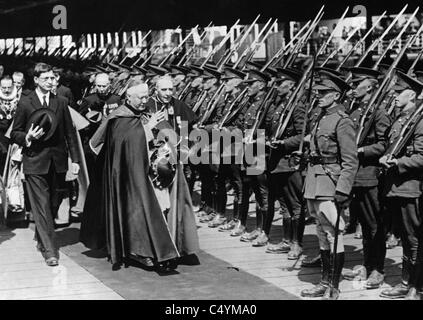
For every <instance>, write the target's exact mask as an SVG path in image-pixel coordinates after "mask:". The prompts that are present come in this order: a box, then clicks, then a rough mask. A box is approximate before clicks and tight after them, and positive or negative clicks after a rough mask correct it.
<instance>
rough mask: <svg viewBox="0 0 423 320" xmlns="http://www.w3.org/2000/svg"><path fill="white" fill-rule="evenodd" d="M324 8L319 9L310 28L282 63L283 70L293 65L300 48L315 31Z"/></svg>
mask: <svg viewBox="0 0 423 320" xmlns="http://www.w3.org/2000/svg"><path fill="white" fill-rule="evenodd" d="M323 8H324V6H322V8H321V9H320V11H319V13H318V14H317V16H316V17H315V18H314V20H313V22H312V24H311V25H310V28H309V29H308V30H307V32H306V33H305V34H304V36H303V37H302V38H301V39H300V40H299V41H298V42H297V43H296V45H295V46H294V47H293V51H292V53H291V54H290V55H289V56H288V58H287V59H286V61H285V63H284V68H287V67H288V66H289V65H290V64H291V63H293V62H294V61H295V59H296V57H297V55H298V53H299V52H300V50H301V48H302V47H303V46H304V44H305V43H306V42H307V41H308V39H309V38H310V37H311V35H312V34H313V31H314V29H316V27H317V25H318V23H319V22H320V20H321V19H322V18H323V15H324V12H323Z"/></svg>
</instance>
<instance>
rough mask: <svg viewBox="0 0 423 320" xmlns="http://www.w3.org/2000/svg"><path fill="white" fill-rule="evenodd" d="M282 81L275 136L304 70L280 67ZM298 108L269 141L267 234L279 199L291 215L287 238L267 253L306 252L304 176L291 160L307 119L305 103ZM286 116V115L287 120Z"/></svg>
mask: <svg viewBox="0 0 423 320" xmlns="http://www.w3.org/2000/svg"><path fill="white" fill-rule="evenodd" d="M279 73H280V75H281V77H280V78H279V79H280V80H279V81H281V83H280V84H279V87H278V98H279V100H280V101H279V103H278V104H275V105H274V106H272V108H271V109H270V110H269V112H268V113H267V117H266V130H267V131H268V134H267V136H274V134H275V132H276V130H277V128H278V125H279V121H280V117H281V116H282V114H283V113H285V114H287V110H285V109H286V108H287V106H286V103H287V101H288V100H289V97H290V94H291V93H292V91H293V90H294V89H295V85H296V84H297V83H298V81H299V80H300V78H301V73H300V72H297V71H296V70H291V69H282V68H280V69H279ZM291 107H293V108H294V110H293V113H292V116H291V118H290V120H289V123H288V126H287V128H286V129H285V131H284V133H283V134H282V136H281V137H277V140H276V141H269V142H268V145H269V146H270V147H271V149H270V158H269V161H268V170H269V173H270V178H269V214H268V219H267V221H266V225H265V233H266V234H269V233H270V228H271V224H272V221H273V217H274V211H275V200H279V202H280V203H284V204H286V207H287V209H288V210H287V211H288V212H287V215H286V216H284V217H283V222H282V226H283V231H284V241H282V242H280V243H278V244H276V245H273V246H269V247H268V248H267V250H266V252H269V253H287V252H288V259H297V258H298V257H299V256H300V255H301V253H302V236H303V233H304V220H305V217H304V213H305V212H304V210H303V208H302V203H303V194H302V191H303V190H302V189H303V177H302V176H301V172H300V171H299V168H297V167H296V165H295V164H294V163H293V162H292V161H291V157H290V156H291V153H292V152H293V151H296V150H298V148H299V146H300V142H301V132H302V129H303V124H304V121H305V112H306V110H305V105H304V104H302V103H299V104H297V105H296V106H291ZM285 118H286V117H284V119H285Z"/></svg>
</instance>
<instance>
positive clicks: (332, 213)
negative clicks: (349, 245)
mask: <svg viewBox="0 0 423 320" xmlns="http://www.w3.org/2000/svg"><path fill="white" fill-rule="evenodd" d="M307 206H308V210H309V211H310V214H311V215H312V216H314V217H316V221H317V224H316V233H317V238H318V239H319V246H320V250H331V252H334V245H335V243H334V241H335V223H336V218H337V215H338V212H337V210H336V206H335V203H334V202H333V201H331V200H314V199H313V200H311V199H307ZM340 219H341V220H340V222H339V230H342V229H343V228H344V226H345V223H344V220H343V219H342V217H340ZM336 248H337V250H336V252H337V253H341V252H344V241H343V236H342V233H341V232H339V231H338V245H337V246H336Z"/></svg>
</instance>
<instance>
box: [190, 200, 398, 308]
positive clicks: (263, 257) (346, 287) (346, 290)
mask: <svg viewBox="0 0 423 320" xmlns="http://www.w3.org/2000/svg"><path fill="white" fill-rule="evenodd" d="M231 201H232V199H229V200H228V203H231ZM228 209H229V210H230V207H229V206H228ZM254 210H255V203H254V202H251V205H250V213H249V219H248V223H247V228H248V230H252V229H253V228H254V225H255V214H254V212H255V211H254ZM281 220H282V219H281V216H280V215H278V214H275V219H274V221H273V226H272V230H271V234H270V242H271V243H278V242H280V240H281V235H282V231H281V229H282V228H281V223H282V222H281ZM197 222H198V221H197ZM197 224H198V226H199V227H200V228H199V229H198V232H199V238H200V248H201V249H202V250H204V251H205V252H207V253H209V254H212V255H213V256H215V257H217V258H219V259H222V260H224V261H226V262H228V263H230V264H231V265H232V266H233V267H234V268H238V269H242V270H244V271H246V272H249V273H250V274H252V275H255V276H257V277H260V278H262V279H264V280H266V281H268V282H270V283H272V284H274V285H276V286H278V287H280V288H281V289H283V290H286V291H288V292H289V293H292V294H294V295H296V296H298V297H300V292H301V290H303V289H305V288H309V287H311V286H312V285H314V284H316V283H318V282H319V280H320V268H301V261H302V260H303V259H304V257H305V256H307V255H312V256H314V255H315V254H317V253H318V242H317V241H318V240H317V237H316V236H315V225H309V226H307V227H306V229H305V234H304V248H303V249H304V254H303V255H302V256H301V258H300V259H299V260H288V259H287V254H269V253H265V250H266V247H259V248H255V247H252V246H251V244H250V243H246V242H241V241H240V240H239V237H236V238H234V237H231V236H230V235H229V232H219V231H218V230H217V228H208V227H207V224H206V223H200V222H198V223H197ZM344 244H345V250H346V257H345V260H346V261H345V266H344V270H346V269H351V268H353V267H354V266H355V265H358V264H362V240H358V239H354V235H353V234H350V235H346V236H344ZM401 256H402V249H401V247H396V248H394V249H391V250H388V251H387V256H386V260H385V267H386V270H385V273H386V278H385V283H384V285H383V286H382V288H381V289H376V290H366V289H364V282H360V281H347V280H342V281H341V283H340V290H341V296H340V299H345V300H352V299H361V300H376V299H377V300H379V299H382V298H380V297H379V293H380V291H381V290H382V289H384V288H389V287H390V286H393V285H395V284H396V283H398V282H399V281H400V275H401V269H400V265H401Z"/></svg>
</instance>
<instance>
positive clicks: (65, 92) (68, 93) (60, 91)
mask: <svg viewBox="0 0 423 320" xmlns="http://www.w3.org/2000/svg"><path fill="white" fill-rule="evenodd" d="M56 93H57V95H58V96H59V97H64V98H66V99H68V102H69V105H70V106H71V107H72V108H74V109H77V108H78V107H77V106H76V104H75V99H74V97H73V93H72V90H71V89H70V88H68V87H66V86H64V85H62V84H61V85H60V86H58V87H57V90H56Z"/></svg>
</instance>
